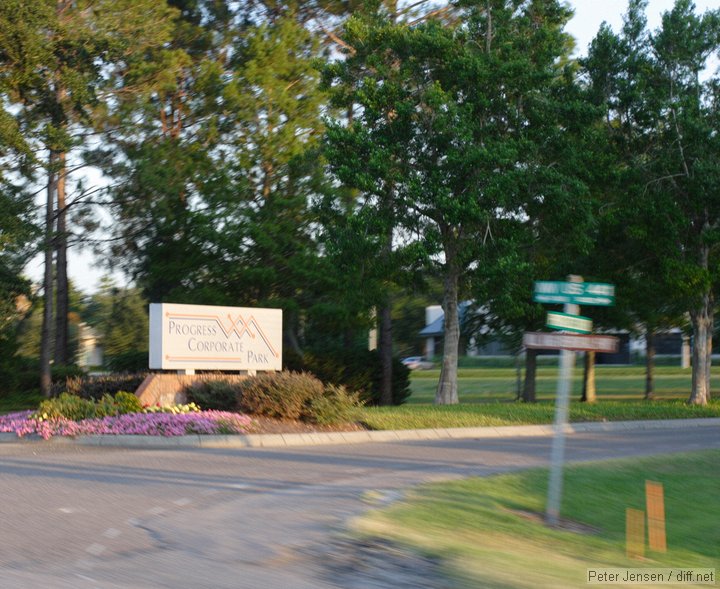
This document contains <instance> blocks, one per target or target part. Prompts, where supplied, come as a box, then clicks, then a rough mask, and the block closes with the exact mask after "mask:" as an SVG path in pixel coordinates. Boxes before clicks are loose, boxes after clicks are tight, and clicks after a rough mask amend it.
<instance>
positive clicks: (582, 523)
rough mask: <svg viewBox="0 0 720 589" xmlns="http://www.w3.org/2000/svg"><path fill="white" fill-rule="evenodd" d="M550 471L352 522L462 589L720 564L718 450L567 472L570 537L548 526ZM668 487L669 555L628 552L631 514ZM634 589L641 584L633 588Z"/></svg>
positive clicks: (567, 582) (470, 487) (460, 488)
mask: <svg viewBox="0 0 720 589" xmlns="http://www.w3.org/2000/svg"><path fill="white" fill-rule="evenodd" d="M547 476H548V475H547V470H545V469H533V470H530V471H525V472H522V473H517V474H510V475H501V476H493V477H488V478H472V479H466V480H462V481H455V482H449V483H441V484H432V485H427V486H423V487H419V488H417V489H415V490H413V491H411V492H410V493H409V494H408V495H407V497H406V499H405V500H403V501H402V502H401V503H397V504H395V505H393V506H391V507H389V508H386V509H383V510H381V511H374V512H370V513H369V514H367V515H365V516H363V517H361V518H360V519H358V520H356V521H355V522H354V528H355V530H356V531H358V532H359V533H360V534H362V535H365V536H369V537H376V538H383V539H386V540H391V541H394V542H397V543H399V544H402V545H405V546H409V547H411V548H413V549H415V550H418V551H420V552H421V553H423V554H425V555H427V556H432V557H434V558H438V559H440V561H441V563H442V565H443V569H444V571H445V573H446V574H447V575H448V576H449V577H450V578H451V579H452V586H456V587H459V588H461V587H473V588H474V587H487V588H497V589H511V588H518V589H524V588H531V587H533V588H536V587H541V588H544V587H547V588H557V587H586V586H587V585H586V583H585V574H586V569H588V568H618V567H622V568H626V567H632V568H637V567H647V568H662V567H682V568H690V567H698V568H715V567H717V566H718V562H719V560H718V556H719V555H718V547H719V546H720V526H718V513H720V494H718V492H717V490H718V489H720V451H706V452H697V453H691V454H675V455H670V456H662V457H653V458H644V459H630V460H627V459H626V460H613V461H603V462H595V463H591V464H585V465H576V466H571V467H568V468H567V469H566V471H565V493H564V498H563V509H562V516H563V518H564V523H565V525H566V529H551V528H548V527H547V526H545V525H544V523H543V522H542V517H541V514H542V512H543V510H544V505H545V497H546V489H547ZM646 480H652V481H656V482H659V483H662V485H663V487H664V493H665V513H666V516H667V547H668V549H667V553H664V554H663V553H657V552H652V551H649V550H648V551H646V553H645V557H644V558H643V559H641V560H637V559H629V558H628V557H627V556H626V553H625V510H626V508H635V509H640V510H644V509H645V481H646ZM633 586H634V587H636V586H644V585H637V584H633Z"/></svg>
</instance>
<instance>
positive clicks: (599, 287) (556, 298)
mask: <svg viewBox="0 0 720 589" xmlns="http://www.w3.org/2000/svg"><path fill="white" fill-rule="evenodd" d="M533 301H535V302H536V303H557V304H563V305H565V304H567V305H594V306H602V307H607V306H609V305H614V304H615V285H614V284H605V283H603V282H555V281H550V280H540V281H537V282H536V283H535V290H534V291H533Z"/></svg>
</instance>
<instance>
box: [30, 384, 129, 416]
mask: <svg viewBox="0 0 720 589" xmlns="http://www.w3.org/2000/svg"><path fill="white" fill-rule="evenodd" d="M141 411H142V405H140V401H139V400H138V398H137V397H136V396H135V395H133V394H132V393H127V392H123V391H119V392H118V393H117V394H116V395H115V396H114V397H113V396H112V395H109V394H104V395H103V396H102V397H100V398H99V399H83V398H81V397H78V396H77V395H74V394H71V393H61V394H60V395H58V396H57V397H54V398H52V399H46V400H44V401H43V402H42V403H40V406H39V407H38V409H37V411H36V412H35V413H34V416H35V417H36V418H40V419H57V418H61V417H62V418H65V419H71V420H73V421H80V420H81V419H90V418H102V417H113V416H116V415H124V414H126V413H140V412H141Z"/></svg>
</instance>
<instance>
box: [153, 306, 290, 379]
mask: <svg viewBox="0 0 720 589" xmlns="http://www.w3.org/2000/svg"><path fill="white" fill-rule="evenodd" d="M150 368H161V369H170V370H173V369H177V370H188V369H191V370H282V310H281V309H253V308H245V307H211V306H205V305H176V304H172V303H162V304H151V305H150Z"/></svg>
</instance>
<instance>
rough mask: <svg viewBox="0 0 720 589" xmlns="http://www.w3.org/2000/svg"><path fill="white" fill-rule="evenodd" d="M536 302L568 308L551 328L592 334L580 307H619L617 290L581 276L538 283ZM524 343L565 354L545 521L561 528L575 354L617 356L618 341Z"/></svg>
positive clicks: (546, 336)
mask: <svg viewBox="0 0 720 589" xmlns="http://www.w3.org/2000/svg"><path fill="white" fill-rule="evenodd" d="M533 300H534V301H535V302H536V303H548V304H562V305H564V307H563V311H564V313H548V321H547V324H548V327H551V328H553V329H562V330H565V331H575V332H580V333H590V332H591V331H592V321H591V320H590V319H589V318H587V317H580V316H579V314H580V305H595V306H608V305H613V304H614V303H615V286H614V285H612V284H605V283H602V282H583V281H582V277H581V276H568V280H567V282H560V281H550V280H544V281H538V282H536V283H535V289H534V292H533ZM523 343H524V344H525V347H526V348H545V349H555V350H561V353H560V378H559V379H558V387H557V396H556V402H555V435H554V436H553V444H552V451H551V455H550V480H549V482H548V496H547V506H546V508H545V518H546V520H547V522H548V524H550V525H551V526H557V525H558V522H559V521H560V502H561V498H562V469H563V461H564V459H565V426H566V425H567V417H568V404H569V399H570V385H571V381H572V367H573V364H574V363H575V350H590V351H592V350H594V351H596V352H615V351H617V338H614V337H611V336H599V335H575V334H568V333H526V334H525V335H524V337H523Z"/></svg>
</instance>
